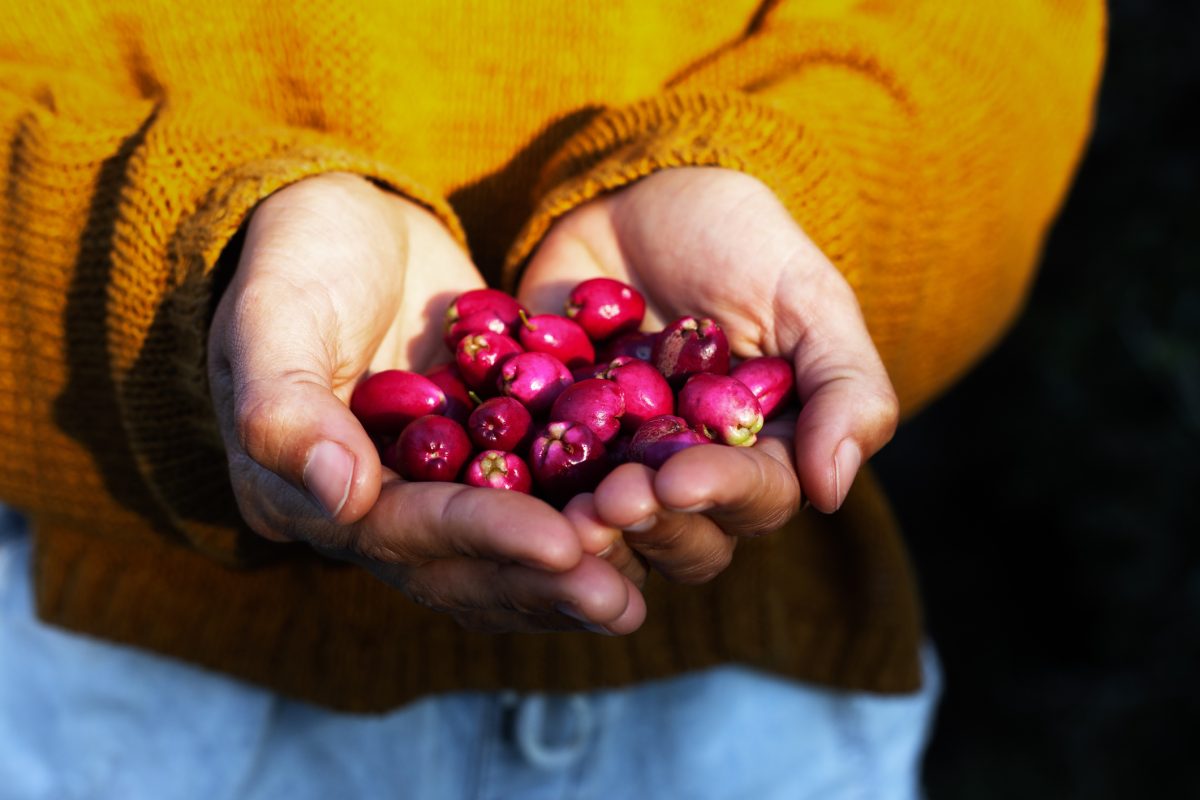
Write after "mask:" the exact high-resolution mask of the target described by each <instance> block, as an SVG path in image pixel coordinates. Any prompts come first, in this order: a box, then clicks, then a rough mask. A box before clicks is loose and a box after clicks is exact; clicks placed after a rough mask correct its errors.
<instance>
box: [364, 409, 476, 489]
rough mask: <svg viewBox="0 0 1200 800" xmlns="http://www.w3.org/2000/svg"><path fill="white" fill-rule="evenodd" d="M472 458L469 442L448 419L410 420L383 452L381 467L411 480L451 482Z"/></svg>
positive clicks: (459, 427) (458, 427)
mask: <svg viewBox="0 0 1200 800" xmlns="http://www.w3.org/2000/svg"><path fill="white" fill-rule="evenodd" d="M470 457H471V441H470V439H468V438H467V434H466V433H465V432H464V431H463V429H462V426H461V425H459V424H458V423H457V422H455V421H454V420H452V419H450V418H449V417H437V416H428V417H421V418H420V419H418V420H415V421H413V423H412V424H410V425H409V426H408V427H407V428H405V429H404V433H402V434H400V438H399V439H397V440H396V443H395V444H394V445H392V446H391V447H389V448H388V449H387V450H386V451H385V452H384V464H385V465H386V466H388V467H391V468H392V469H394V470H396V471H397V472H399V473H400V475H401V476H403V477H404V478H406V479H408V480H410V481H452V480H454V479H455V478H457V477H458V473H459V472H461V471H462V467H463V464H465V463H467V459H468V458H470Z"/></svg>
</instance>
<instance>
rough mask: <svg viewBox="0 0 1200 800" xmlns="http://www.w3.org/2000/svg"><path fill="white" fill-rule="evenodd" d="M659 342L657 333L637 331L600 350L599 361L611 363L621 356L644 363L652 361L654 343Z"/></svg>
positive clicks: (609, 343) (619, 337)
mask: <svg viewBox="0 0 1200 800" xmlns="http://www.w3.org/2000/svg"><path fill="white" fill-rule="evenodd" d="M656 341H658V334H657V333H643V332H641V331H635V332H634V333H626V334H624V335H623V336H618V337H617V338H615V339H613V340H612V341H611V342H608V343H607V344H605V345H604V346H603V347H601V348H600V350H599V353H598V355H597V357H596V360H597V361H601V362H609V361H612V360H613V359H614V358H617V357H619V356H633V357H634V358H639V359H641V360H642V361H650V360H652V359H653V357H654V343H655V342H656Z"/></svg>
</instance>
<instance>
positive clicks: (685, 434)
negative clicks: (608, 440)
mask: <svg viewBox="0 0 1200 800" xmlns="http://www.w3.org/2000/svg"><path fill="white" fill-rule="evenodd" d="M699 444H712V442H711V441H710V440H709V439H708V437H706V436H704V435H702V434H699V433H696V431H694V430H692V429H691V428H689V427H688V424H687V420H685V419H683V418H682V417H674V416H671V415H669V414H668V415H664V416H661V417H654V418H653V419H648V420H646V421H645V422H644V423H643V424H642V426H641V427H640V428H638V429H637V433H635V434H634V435H633V440H632V441H631V442H630V443H629V449H628V452H627V458H628V459H629V460H630V461H637V462H638V463H641V464H645V465H646V466H647V467H650V468H651V469H659V468H660V467H662V465H663V464H664V463H666V460H667V459H668V458H670V457H671V456H673V455H675V454H676V453H678V452H679V451H680V450H686V449H688V448H689V447H695V446H696V445H699Z"/></svg>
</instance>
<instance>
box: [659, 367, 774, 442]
mask: <svg viewBox="0 0 1200 800" xmlns="http://www.w3.org/2000/svg"><path fill="white" fill-rule="evenodd" d="M679 416H681V417H683V418H684V419H685V420H687V423H688V424H689V425H691V426H692V427H693V428H695V429H696V430H698V431H699V432H700V433H703V434H704V435H705V436H707V437H708V438H710V439H712V440H714V441H717V442H720V443H721V444H728V445H733V446H735V447H749V446H750V445H752V444H754V442H755V440H756V439H757V438H758V437H757V435H756V434H757V433H758V432H759V431H760V430H762V426H763V415H762V409H761V408H759V405H758V401H757V400H755V399H754V395H753V394H752V393H751V392H750V390H749V389H747V388H746V387H745V386H744V385H743V384H742V382H741V381H739V380H737V379H735V378H731V377H729V376H728V375H713V374H712V373H708V372H702V373H700V374H699V375H693V376H692V377H690V378H688V382H687V383H686V384H685V385H684V387H683V389H682V390H681V391H680V392H679Z"/></svg>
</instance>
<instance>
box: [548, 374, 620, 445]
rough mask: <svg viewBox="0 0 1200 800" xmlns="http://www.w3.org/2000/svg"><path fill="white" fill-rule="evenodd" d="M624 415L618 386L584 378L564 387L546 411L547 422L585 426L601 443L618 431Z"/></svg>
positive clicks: (610, 439) (604, 381) (597, 379)
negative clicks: (563, 422) (573, 423)
mask: <svg viewBox="0 0 1200 800" xmlns="http://www.w3.org/2000/svg"><path fill="white" fill-rule="evenodd" d="M624 414H625V395H624V393H623V392H622V391H621V387H620V386H618V385H617V384H616V383H614V382H613V381H606V380H604V379H603V378H588V379H587V380H584V381H580V382H579V383H575V384H572V385H570V386H568V387H567V388H566V389H564V390H563V393H562V394H560V395H559V396H558V399H557V400H555V401H554V405H553V406H552V407H551V408H550V419H552V420H554V421H556V422H558V421H568V422H578V423H581V424H583V425H586V426H587V427H588V428H590V429H591V430H592V432H593V433H595V434H596V436H597V437H598V438H599V439H600V441H602V442H604V443H605V444H607V443H608V442H610V441H612V439H613V438H614V437H615V436H616V435H617V434H618V433H620V432H621V417H622V416H623V415H624Z"/></svg>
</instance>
